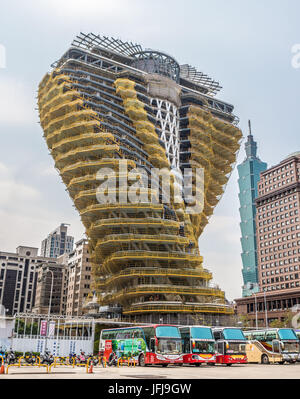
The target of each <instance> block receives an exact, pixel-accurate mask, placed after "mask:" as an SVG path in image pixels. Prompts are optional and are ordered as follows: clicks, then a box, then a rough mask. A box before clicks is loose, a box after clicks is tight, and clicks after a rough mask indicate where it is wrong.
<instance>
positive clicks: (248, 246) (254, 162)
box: [238, 121, 267, 297]
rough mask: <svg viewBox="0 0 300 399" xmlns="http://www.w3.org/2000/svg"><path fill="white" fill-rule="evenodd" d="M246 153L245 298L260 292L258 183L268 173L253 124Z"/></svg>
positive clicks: (242, 169)
mask: <svg viewBox="0 0 300 399" xmlns="http://www.w3.org/2000/svg"><path fill="white" fill-rule="evenodd" d="M245 151H246V158H245V160H244V161H243V163H241V164H240V165H238V173H239V181H238V182H239V188H240V193H239V200H240V217H241V223H240V228H241V233H242V237H241V244H242V262H243V280H244V285H243V296H244V297H246V296H251V295H252V294H253V293H256V292H259V291H260V289H259V285H258V261H257V243H256V224H255V215H256V206H255V198H256V197H257V194H258V189H257V183H258V181H259V178H260V172H264V171H265V170H266V169H267V164H266V163H265V162H262V161H261V160H260V159H259V158H258V156H257V144H256V142H255V141H254V139H253V135H252V131H251V122H250V121H249V135H248V138H247V141H246V143H245Z"/></svg>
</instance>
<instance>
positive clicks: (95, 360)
mask: <svg viewBox="0 0 300 399" xmlns="http://www.w3.org/2000/svg"><path fill="white" fill-rule="evenodd" d="M87 358H88V361H89V364H90V365H91V364H92V365H93V366H98V364H99V358H98V357H97V356H93V355H92V354H90V355H88V357H87Z"/></svg>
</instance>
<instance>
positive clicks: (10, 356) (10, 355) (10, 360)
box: [6, 348, 17, 365]
mask: <svg viewBox="0 0 300 399" xmlns="http://www.w3.org/2000/svg"><path fill="white" fill-rule="evenodd" d="M16 361H17V357H16V353H15V351H13V350H12V349H11V348H10V350H9V351H8V352H7V354H6V363H7V364H8V365H9V364H15V363H16Z"/></svg>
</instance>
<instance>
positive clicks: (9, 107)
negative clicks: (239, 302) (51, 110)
mask: <svg viewBox="0 0 300 399" xmlns="http://www.w3.org/2000/svg"><path fill="white" fill-rule="evenodd" d="M0 6H1V7H0V54H1V48H2V49H3V46H4V47H5V50H6V68H2V69H0V138H1V141H0V146H1V147H0V148H1V153H0V154H1V157H0V250H4V251H14V250H15V248H16V247H17V246H18V245H29V246H36V247H40V243H41V240H42V239H43V238H44V237H45V236H46V235H47V234H48V233H49V232H50V231H51V230H53V229H54V228H55V227H56V226H57V225H59V224H60V223H61V222H66V223H70V224H71V228H70V233H71V234H73V235H74V236H75V239H76V240H79V239H80V238H81V237H82V236H83V233H84V229H83V227H82V225H81V222H80V219H79V216H78V214H77V212H76V210H75V209H74V207H73V205H72V202H71V200H70V198H69V196H68V194H67V192H66V191H65V187H64V185H63V184H62V183H61V180H60V177H59V176H58V173H57V172H56V170H55V169H54V167H53V161H52V159H51V157H50V156H49V154H48V149H47V146H46V144H45V142H44V139H43V137H42V134H43V133H42V130H41V128H40V126H39V124H38V113H37V110H36V108H37V103H36V95H37V87H38V83H39V82H40V80H41V79H42V77H43V76H44V74H45V73H46V72H47V71H49V70H50V64H51V63H52V62H53V61H55V60H57V59H58V58H59V57H60V56H61V55H62V54H63V52H65V51H66V50H67V48H68V46H69V45H70V43H71V42H72V40H73V38H74V37H75V35H76V34H78V33H80V32H81V31H82V32H86V33H88V32H94V33H97V34H101V35H107V36H113V37H116V38H121V39H122V40H129V41H132V42H135V43H140V44H141V45H143V46H144V47H146V48H154V49H160V50H162V51H165V52H167V53H169V54H171V55H173V56H174V57H175V58H176V59H177V60H178V61H179V62H180V63H182V64H184V63H189V64H191V65H193V66H195V67H196V68H197V69H198V70H200V71H203V72H205V73H206V74H208V75H209V76H211V77H212V78H214V79H215V80H217V81H219V82H220V83H221V85H222V86H223V90H222V91H221V93H220V94H219V97H220V98H221V99H223V100H225V101H227V102H229V103H232V104H233V105H234V106H235V114H236V115H238V116H239V117H240V127H241V128H242V130H243V132H244V135H246V134H247V120H248V119H249V118H250V119H251V120H252V129H253V134H254V136H255V139H256V140H257V141H258V152H259V156H260V158H261V159H262V160H264V161H266V162H267V163H268V164H269V165H274V164H275V163H277V162H279V161H280V160H282V159H283V158H284V157H285V156H287V155H288V154H290V153H292V152H294V151H296V150H299V149H300V140H299V128H298V123H299V106H300V90H299V82H300V69H297V68H293V67H292V63H291V60H292V46H293V45H295V44H297V43H300V29H299V15H300V3H299V0H285V1H283V0H277V1H276V0H243V1H241V0H226V1H224V0H210V1H203V0H185V1H182V0H172V1H170V0H109V1H108V0H85V1H82V0H81V1H79V0H60V1H58V0H51V1H50V0H49V1H48V0H43V1H40V0H26V1H20V0H10V1H9V2H7V1H3V0H0ZM2 64H3V59H2V62H1V59H0V67H1V66H3V65H2ZM244 156H245V155H244V148H243V147H242V149H241V151H240V154H239V160H238V162H241V161H242V160H243V159H244ZM200 249H201V254H202V255H203V256H204V262H205V267H207V268H209V269H210V270H212V271H213V273H214V282H215V283H217V284H219V285H220V287H221V288H222V289H224V290H225V291H226V295H227V297H228V298H229V299H234V298H237V297H240V296H241V286H242V276H241V267H242V263H241V257H240V252H241V247H240V230H239V203H238V185H237V172H236V170H235V171H234V172H233V174H232V177H231V180H230V182H229V184H228V186H227V190H226V193H225V194H224V196H223V198H222V200H221V202H220V204H219V205H218V206H217V208H216V210H215V213H214V215H213V216H212V217H211V220H210V224H209V225H208V226H207V227H206V229H205V231H204V234H203V236H202V237H201V239H200Z"/></svg>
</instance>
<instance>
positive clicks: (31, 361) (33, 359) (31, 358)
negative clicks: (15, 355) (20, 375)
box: [24, 352, 37, 364]
mask: <svg viewBox="0 0 300 399" xmlns="http://www.w3.org/2000/svg"><path fill="white" fill-rule="evenodd" d="M24 359H25V362H26V363H28V364H34V363H35V362H36V360H37V359H36V356H35V355H34V354H33V352H29V355H27V356H25V357H24Z"/></svg>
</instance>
